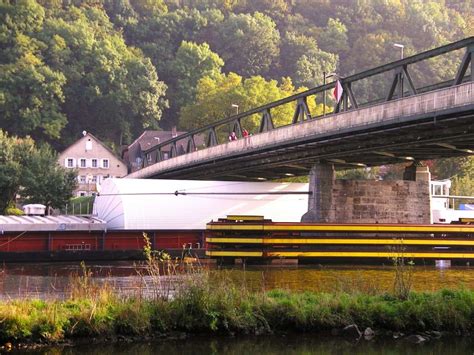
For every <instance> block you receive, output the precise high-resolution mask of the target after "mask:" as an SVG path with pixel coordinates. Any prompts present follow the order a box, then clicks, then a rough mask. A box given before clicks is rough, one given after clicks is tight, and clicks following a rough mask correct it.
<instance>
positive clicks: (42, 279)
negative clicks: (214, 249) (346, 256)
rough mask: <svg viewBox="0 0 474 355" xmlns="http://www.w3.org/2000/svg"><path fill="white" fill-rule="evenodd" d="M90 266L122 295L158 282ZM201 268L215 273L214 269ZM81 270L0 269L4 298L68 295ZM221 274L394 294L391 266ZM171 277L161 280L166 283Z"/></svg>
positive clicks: (117, 267)
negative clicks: (73, 278)
mask: <svg viewBox="0 0 474 355" xmlns="http://www.w3.org/2000/svg"><path fill="white" fill-rule="evenodd" d="M86 266H87V270H88V272H89V273H90V275H91V277H92V279H93V280H94V281H95V282H97V283H99V284H100V283H107V284H108V285H109V286H111V287H113V288H114V289H116V290H117V292H118V293H122V294H133V293H134V292H136V291H137V289H140V288H144V287H147V286H148V287H152V286H153V285H155V284H156V283H155V284H153V283H152V282H150V278H149V277H148V276H146V271H145V268H144V267H143V266H142V265H140V264H136V263H133V262H109V263H91V264H87V265H86ZM202 267H203V268H211V269H216V266H213V265H208V266H202ZM82 270H83V269H82V266H81V265H80V264H79V263H35V264H33V263H32V264H6V265H4V266H3V267H2V268H1V269H0V298H1V299H12V298H24V297H26V298H35V297H36V298H64V297H67V295H68V292H67V291H68V289H69V285H70V282H71V277H73V276H75V275H81V274H82V272H83V271H82ZM219 270H220V269H219ZM220 272H225V273H226V274H227V275H228V276H229V277H231V278H234V279H236V280H237V281H239V282H240V283H242V282H243V283H245V286H246V287H248V288H249V289H252V290H270V289H274V288H282V289H290V290H295V291H305V290H311V291H351V292H353V291H362V292H368V293H378V292H384V291H391V290H392V289H393V283H394V278H395V270H394V268H393V267H392V266H361V265H357V266H354V265H338V266H316V265H311V266H309V265H308V266H302V265H299V266H246V267H243V266H234V267H231V268H227V269H222V270H220ZM410 273H411V277H412V281H411V283H412V289H413V290H417V291H434V290H438V289H442V288H459V287H466V288H471V289H473V288H474V267H468V266H462V267H460V266H457V267H444V268H439V267H435V266H414V267H413V268H412V269H411V271H410ZM166 277H167V276H162V278H163V279H164V278H166ZM168 278H169V277H168ZM168 281H169V280H168ZM169 283H171V282H169ZM169 283H166V282H165V283H163V284H169ZM153 287H154V286H153Z"/></svg>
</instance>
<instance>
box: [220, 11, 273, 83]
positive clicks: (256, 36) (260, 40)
mask: <svg viewBox="0 0 474 355" xmlns="http://www.w3.org/2000/svg"><path fill="white" fill-rule="evenodd" d="M218 33H219V38H218V41H217V42H211V45H212V48H215V50H216V51H217V53H219V55H220V56H221V57H222V58H223V59H224V62H225V70H226V71H232V72H235V73H238V74H240V75H243V76H252V75H265V74H267V73H268V72H269V70H270V67H271V65H272V64H273V63H275V62H276V61H277V58H278V56H279V51H280V50H279V44H280V32H279V31H278V29H277V28H276V24H275V22H273V21H272V19H271V18H270V17H268V16H265V15H264V14H262V13H259V12H255V14H253V15H250V14H239V15H234V14H231V15H230V16H229V18H227V19H226V20H225V21H224V22H223V23H222V25H221V26H220V27H219V28H218Z"/></svg>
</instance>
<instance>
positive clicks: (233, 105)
mask: <svg viewBox="0 0 474 355" xmlns="http://www.w3.org/2000/svg"><path fill="white" fill-rule="evenodd" d="M231 106H232V107H234V108H236V109H237V115H238V114H239V105H237V104H232V105H231Z"/></svg>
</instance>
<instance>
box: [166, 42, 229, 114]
mask: <svg viewBox="0 0 474 355" xmlns="http://www.w3.org/2000/svg"><path fill="white" fill-rule="evenodd" d="M223 65H224V61H223V60H222V59H221V58H220V57H219V56H218V55H217V54H216V53H214V52H213V51H211V49H210V48H209V45H208V44H207V43H203V44H197V43H193V42H186V41H183V42H182V43H181V46H180V47H179V49H178V51H177V52H176V59H175V61H174V62H173V66H172V72H173V74H174V77H175V78H176V82H175V83H174V84H175V85H173V86H174V91H175V92H172V93H171V95H172V96H173V98H174V102H173V104H174V105H175V106H176V107H181V106H184V105H185V104H186V103H189V102H193V101H194V98H195V96H196V85H197V83H198V81H199V79H201V78H202V77H204V76H208V77H211V78H214V77H216V76H217V75H219V74H220V72H221V68H222V66H223Z"/></svg>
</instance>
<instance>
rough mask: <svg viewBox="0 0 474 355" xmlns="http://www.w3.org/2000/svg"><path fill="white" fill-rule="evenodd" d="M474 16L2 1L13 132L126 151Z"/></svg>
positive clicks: (363, 89)
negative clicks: (157, 133) (146, 133)
mask: <svg viewBox="0 0 474 355" xmlns="http://www.w3.org/2000/svg"><path fill="white" fill-rule="evenodd" d="M348 5H350V6H348ZM473 23H474V8H473V7H472V2H471V1H470V0H426V1H425V0H388V1H387V0H301V1H285V0H278V1H273V0H272V1H270V0H255V1H248V0H234V1H228V0H184V1H176V0H133V1H131V0H54V1H52V0H15V1H13V0H0V128H1V129H3V130H5V131H7V132H9V133H10V134H15V135H18V136H21V137H24V136H26V135H30V136H31V137H33V139H35V140H39V141H48V142H49V143H51V144H52V145H53V146H54V147H55V148H57V149H62V148H64V147H65V146H66V145H68V144H69V143H71V142H72V141H74V140H76V139H77V138H78V137H79V136H80V132H82V131H83V130H87V131H91V132H93V133H94V134H95V135H96V136H98V137H99V138H100V139H102V140H104V141H106V142H107V143H109V144H110V145H111V146H115V147H117V148H118V147H119V146H120V145H121V144H124V143H129V142H131V140H132V139H134V138H136V137H137V136H138V135H139V134H140V133H141V131H142V130H143V129H144V128H158V127H161V128H163V129H170V128H171V127H172V126H178V128H181V129H189V128H194V127H198V126H200V125H202V124H205V123H210V122H211V121H214V120H217V119H221V118H223V117H225V116H227V115H229V114H230V113H233V112H234V111H233V110H232V108H231V107H230V106H231V104H235V105H239V107H240V110H241V111H242V110H245V109H248V108H250V107H253V106H257V105H261V104H264V103H267V102H269V101H272V100H275V99H277V98H281V97H282V95H290V94H292V93H294V92H297V91H298V90H302V88H303V87H312V86H315V85H319V84H321V83H322V82H323V72H326V73H330V72H337V73H338V74H339V75H341V76H346V75H349V74H351V73H354V72H358V71H361V70H363V69H367V68H370V67H373V66H376V65H380V64H383V63H386V62H390V61H393V60H395V59H398V58H399V56H400V52H399V48H395V47H394V46H393V44H394V43H395V42H398V43H403V44H404V45H405V48H404V50H405V55H411V54H414V53H417V52H420V51H423V50H427V49H430V48H433V47H437V46H440V45H442V44H446V43H448V42H452V41H456V40H459V39H462V38H464V37H467V36H472V35H474V25H473ZM458 60H459V59H454V58H453V57H452V56H445V57H442V58H435V59H433V60H431V61H430V62H429V63H428V65H426V64H425V65H423V66H419V67H414V68H413V72H412V75H413V77H414V80H415V85H416V86H424V85H428V84H430V83H433V82H437V81H440V80H446V79H451V78H453V76H454V71H455V70H456V66H457V65H456V64H457V63H458ZM288 83H290V84H288ZM293 85H294V86H295V87H293ZM222 87H223V88H225V90H223V92H217V91H218V90H219V89H221V88H222ZM290 87H291V90H290V89H289V88H290ZM206 90H211V91H210V92H211V95H209V97H206V95H207V93H208V92H207V91H206ZM213 90H214V91H213ZM354 90H355V91H357V92H356V95H357V96H358V97H363V98H365V99H367V100H370V99H374V98H376V97H375V95H377V94H380V93H382V92H385V89H384V84H383V83H382V82H381V81H380V80H375V81H371V80H367V81H366V82H364V83H361V84H360V85H359V87H357V88H354ZM318 109H319V110H321V109H322V107H321V102H318ZM117 150H118V149H117ZM441 177H448V176H441Z"/></svg>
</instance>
